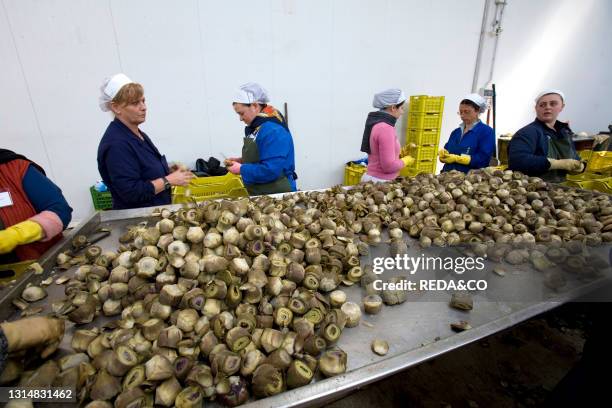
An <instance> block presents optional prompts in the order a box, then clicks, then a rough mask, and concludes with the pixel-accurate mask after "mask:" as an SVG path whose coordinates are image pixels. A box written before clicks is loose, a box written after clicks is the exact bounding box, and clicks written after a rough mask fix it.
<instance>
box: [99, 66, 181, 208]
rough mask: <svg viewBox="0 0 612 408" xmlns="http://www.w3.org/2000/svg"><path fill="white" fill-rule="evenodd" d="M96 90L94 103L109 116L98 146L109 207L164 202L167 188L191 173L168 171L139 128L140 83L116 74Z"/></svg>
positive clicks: (168, 195)
mask: <svg viewBox="0 0 612 408" xmlns="http://www.w3.org/2000/svg"><path fill="white" fill-rule="evenodd" d="M100 90H101V91H102V94H101V96H100V108H101V109H102V110H103V111H105V112H108V111H112V113H113V115H114V117H115V119H114V120H113V121H112V122H111V123H110V124H109V125H108V127H107V128H106V131H105V132H104V136H102V140H101V141H100V146H99V147H98V170H99V171H100V175H101V176H102V180H104V183H105V184H106V185H107V186H108V189H109V190H110V192H111V194H112V196H113V209H115V210H119V209H126V208H140V207H152V206H157V205H166V204H170V203H171V202H172V197H171V192H170V188H171V187H172V186H184V185H187V184H189V181H190V180H191V178H192V177H193V174H192V173H191V172H189V171H186V170H183V169H178V170H176V171H173V172H170V168H169V167H168V162H167V161H166V157H165V156H163V155H162V154H161V153H160V152H159V150H157V147H155V145H154V144H153V142H152V141H151V139H149V136H147V135H146V134H145V133H144V132H143V131H142V130H140V129H139V126H140V125H141V124H143V123H144V121H145V119H146V113H147V106H146V104H145V97H144V90H143V88H142V85H140V84H138V83H135V82H132V80H130V79H129V78H128V77H127V76H125V75H124V74H116V75H114V76H113V77H111V78H110V79H107V80H106V81H104V83H103V84H102V87H101V89H100Z"/></svg>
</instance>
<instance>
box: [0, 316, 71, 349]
mask: <svg viewBox="0 0 612 408" xmlns="http://www.w3.org/2000/svg"><path fill="white" fill-rule="evenodd" d="M0 327H1V328H2V331H3V332H4V335H5V336H6V340H7V342H8V351H9V352H10V353H12V352H16V351H22V350H28V349H31V348H35V347H36V348H40V349H42V351H41V353H40V354H41V357H42V358H47V357H48V356H49V355H50V354H52V353H53V352H54V351H55V350H56V349H57V347H58V346H59V344H60V342H61V341H62V338H63V337H64V320H62V319H55V318H50V317H30V318H27V319H20V320H16V321H14V322H5V323H2V324H1V325H0Z"/></svg>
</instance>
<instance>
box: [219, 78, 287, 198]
mask: <svg viewBox="0 0 612 408" xmlns="http://www.w3.org/2000/svg"><path fill="white" fill-rule="evenodd" d="M269 101H270V99H269V97H268V93H267V92H266V90H265V89H264V88H262V87H261V85H259V84H256V83H254V82H249V83H246V84H244V85H242V86H241V87H240V89H239V90H238V92H237V93H236V95H235V97H234V100H233V103H232V105H233V107H234V111H235V112H236V113H237V114H238V116H239V117H240V120H241V121H242V122H244V123H245V124H246V127H245V128H244V135H245V136H244V142H243V146H242V157H232V158H229V159H226V160H225V165H226V166H227V169H228V170H229V171H230V172H231V173H233V174H240V175H241V176H242V180H243V181H244V184H245V187H246V188H247V191H248V192H249V194H250V195H262V194H274V193H285V192H289V191H296V189H297V188H296V183H295V180H296V179H297V175H296V174H295V153H294V150H293V138H292V136H291V132H289V128H288V127H287V122H286V121H285V118H284V117H283V115H281V113H280V112H279V111H278V110H276V109H275V108H274V107H273V106H271V105H268V102H269Z"/></svg>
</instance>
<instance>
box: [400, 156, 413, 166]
mask: <svg viewBox="0 0 612 408" xmlns="http://www.w3.org/2000/svg"><path fill="white" fill-rule="evenodd" d="M400 160H401V161H403V162H404V167H410V166H412V165H413V164H414V161H415V160H414V157H412V156H404V157H400Z"/></svg>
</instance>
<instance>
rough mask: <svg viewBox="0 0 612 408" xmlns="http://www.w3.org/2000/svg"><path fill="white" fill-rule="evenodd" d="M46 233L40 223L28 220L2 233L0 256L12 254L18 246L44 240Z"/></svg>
mask: <svg viewBox="0 0 612 408" xmlns="http://www.w3.org/2000/svg"><path fill="white" fill-rule="evenodd" d="M44 236H45V233H44V232H43V229H42V227H41V226H40V224H39V223H37V222H34V221H30V220H26V221H22V222H20V223H19V224H15V225H12V226H10V227H8V228H7V229H5V230H2V231H0V254H8V253H9V252H12V251H13V249H15V247H17V245H25V244H29V243H31V242H36V241H39V240H41V239H43V238H44Z"/></svg>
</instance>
